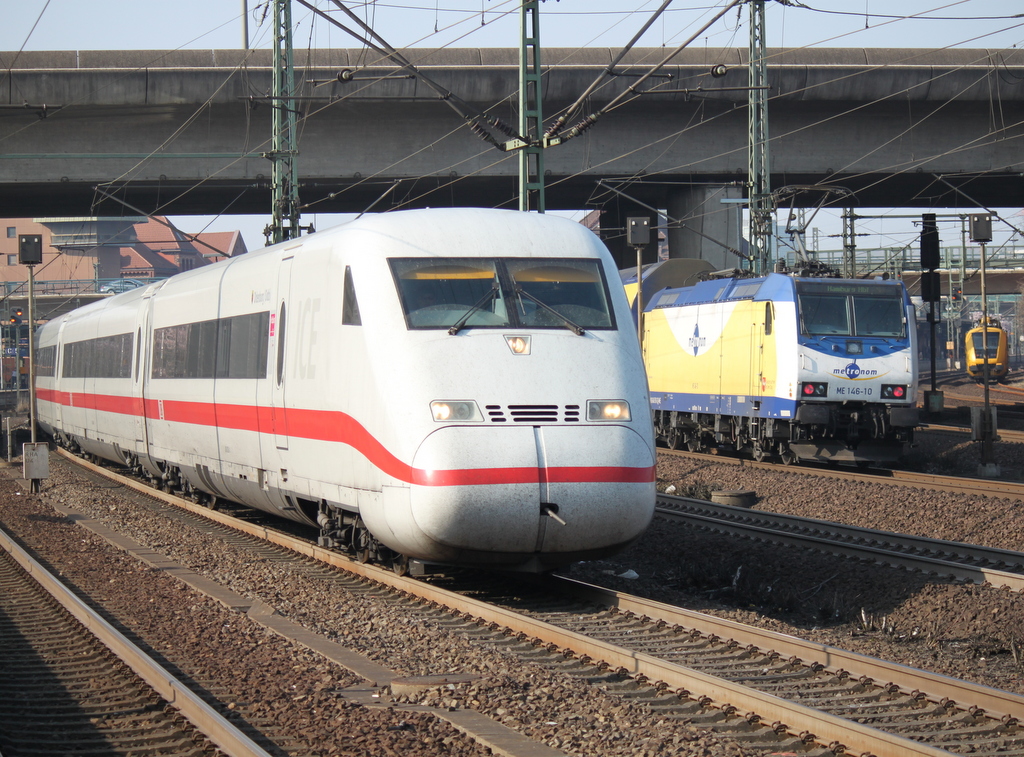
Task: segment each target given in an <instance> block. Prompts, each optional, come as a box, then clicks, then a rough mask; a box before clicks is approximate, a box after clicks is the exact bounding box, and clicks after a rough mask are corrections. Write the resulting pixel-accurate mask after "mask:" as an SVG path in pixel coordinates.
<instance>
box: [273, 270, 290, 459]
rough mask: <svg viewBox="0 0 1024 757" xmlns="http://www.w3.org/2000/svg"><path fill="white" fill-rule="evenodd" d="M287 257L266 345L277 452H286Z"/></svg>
mask: <svg viewBox="0 0 1024 757" xmlns="http://www.w3.org/2000/svg"><path fill="white" fill-rule="evenodd" d="M293 260H294V257H293V256H291V255H289V256H288V257H286V258H284V259H283V260H282V261H281V267H280V269H279V273H278V280H277V295H278V296H277V310H276V312H274V313H272V314H271V316H270V317H271V318H272V319H273V320H272V323H273V324H274V327H273V328H274V335H273V339H272V340H271V343H270V348H271V350H272V354H273V360H272V364H273V371H274V372H273V376H272V380H271V382H270V417H271V423H272V424H273V427H274V429H273V430H274V441H275V443H276V444H277V448H278V449H280V450H286V449H288V416H287V411H286V409H285V408H286V393H287V387H288V381H287V377H286V375H285V357H286V355H287V350H288V340H287V334H288V318H289V311H288V301H289V297H288V295H289V292H290V291H291V283H292V261H293Z"/></svg>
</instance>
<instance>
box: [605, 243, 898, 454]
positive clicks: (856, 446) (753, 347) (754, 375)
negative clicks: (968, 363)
mask: <svg viewBox="0 0 1024 757" xmlns="http://www.w3.org/2000/svg"><path fill="white" fill-rule="evenodd" d="M661 267H665V270H661V271H659V268H661ZM707 269H708V266H707V265H706V264H701V262H700V261H674V260H669V261H665V262H664V263H660V264H654V265H652V266H649V267H648V268H647V269H645V271H644V275H643V281H644V284H643V287H644V290H645V291H644V293H643V311H644V313H643V354H644V361H645V363H646V366H647V371H648V380H649V382H650V389H651V403H652V407H653V410H654V424H655V433H656V435H657V437H658V439H659V441H661V442H662V443H664V444H666V445H667V446H669V447H671V448H674V449H678V448H681V447H683V446H686V447H688V448H689V449H690V450H692V451H701V450H706V449H711V448H719V447H721V448H729V449H732V450H736V451H746V452H749V453H750V454H752V455H753V457H754V458H755V459H756V460H761V459H763V458H764V457H765V456H767V455H777V456H778V457H780V458H781V459H782V461H783V462H785V463H793V462H796V461H797V460H817V461H830V462H843V463H858V464H867V463H873V462H888V461H892V460H895V459H897V458H898V457H899V456H900V455H901V454H902V453H903V450H904V445H906V444H907V443H908V442H911V441H912V439H913V430H914V427H915V426H917V425H918V410H917V407H916V394H917V375H918V363H917V346H916V330H915V325H914V324H915V321H914V308H913V305H912V304H911V302H910V299H909V297H908V296H907V292H906V289H905V288H904V286H903V283H902V282H901V281H888V280H862V279H838V278H818V277H801V276H794V275H789V274H786V273H771V274H768V275H764V276H757V277H753V276H743V275H738V274H739V272H726V273H725V274H724V275H723V274H715V273H714V272H711V271H709V270H707ZM673 271H674V272H673ZM730 274H731V275H730ZM621 276H622V280H623V283H624V284H625V286H626V289H627V293H628V294H629V295H630V296H631V297H632V298H633V299H634V314H635V310H636V308H635V295H636V288H637V287H636V274H635V272H632V273H631V272H628V271H623V272H621ZM700 279H704V280H700Z"/></svg>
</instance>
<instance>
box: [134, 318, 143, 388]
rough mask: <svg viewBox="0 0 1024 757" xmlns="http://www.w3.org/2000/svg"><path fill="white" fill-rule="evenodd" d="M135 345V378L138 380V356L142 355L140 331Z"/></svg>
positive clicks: (140, 330)
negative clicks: (136, 347)
mask: <svg viewBox="0 0 1024 757" xmlns="http://www.w3.org/2000/svg"><path fill="white" fill-rule="evenodd" d="M135 344H136V345H137V346H138V349H136V350H135V378H136V379H138V378H139V375H140V374H139V355H141V354H142V329H141V328H140V329H139V333H138V336H137V337H136V339H135Z"/></svg>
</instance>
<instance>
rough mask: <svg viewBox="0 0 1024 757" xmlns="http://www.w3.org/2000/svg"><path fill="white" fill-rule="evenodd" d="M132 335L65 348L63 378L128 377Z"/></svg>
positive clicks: (130, 362)
mask: <svg viewBox="0 0 1024 757" xmlns="http://www.w3.org/2000/svg"><path fill="white" fill-rule="evenodd" d="M132 341H133V340H132V335H131V334H114V335H112V336H101V337H98V338H96V339H83V340H81V341H78V342H69V343H67V344H65V345H64V360H63V368H62V369H61V376H62V377H63V378H131V377H132V353H133V344H132Z"/></svg>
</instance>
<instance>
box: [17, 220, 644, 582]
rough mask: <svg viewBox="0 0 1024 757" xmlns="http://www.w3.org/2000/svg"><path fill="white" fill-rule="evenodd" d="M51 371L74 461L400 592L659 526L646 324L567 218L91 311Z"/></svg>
mask: <svg viewBox="0 0 1024 757" xmlns="http://www.w3.org/2000/svg"><path fill="white" fill-rule="evenodd" d="M36 354H37V360H36V364H37V371H36V372H37V386H38V391H37V396H38V417H39V420H40V424H41V426H42V427H43V429H44V430H45V431H47V432H48V433H50V434H52V436H53V437H54V439H55V440H56V441H57V442H58V443H60V444H62V445H65V446H68V447H71V448H76V449H78V450H81V451H82V452H84V453H86V454H89V455H95V456H98V457H101V458H106V459H109V460H113V461H117V462H120V463H123V464H125V465H128V466H130V467H133V468H135V469H137V470H138V471H140V472H142V473H144V474H147V475H149V476H150V477H151V478H152V479H154V481H156V482H158V483H161V484H162V485H164V486H166V487H168V488H170V489H174V490H179V491H182V492H184V493H186V494H188V495H191V496H192V497H193V498H195V499H197V500H207V501H209V500H211V499H212V498H216V497H220V498H225V499H230V500H234V501H237V502H241V503H243V504H245V505H248V506H251V507H253V508H257V509H260V510H264V511H267V512H271V513H275V514H277V515H280V516H283V517H285V518H290V519H292V520H295V521H300V522H304V523H309V524H315V525H319V526H320V528H321V536H320V541H321V544H323V545H325V546H330V547H337V548H343V549H348V550H350V551H351V552H353V553H354V554H356V555H357V556H358V557H360V558H362V559H371V558H372V559H377V560H381V561H393V563H394V565H395V567H396V569H398V570H400V571H404V570H405V569H407V567H408V566H409V565H410V564H412V565H418V564H420V563H442V564H461V565H476V566H485V567H492V568H499V569H509V570H523V571H543V570H547V569H551V568H555V567H558V566H561V565H565V564H568V563H570V562H572V561H577V560H586V559H592V558H597V557H600V556H603V555H607V554H610V553H613V552H615V551H616V550H619V549H621V548H623V547H624V546H626V545H628V544H629V543H630V542H632V541H633V540H635V539H636V538H637V537H638V536H639V535H640V534H641V533H642V532H643V531H644V530H645V529H646V527H647V525H648V523H649V522H650V519H651V517H652V514H653V509H654V479H655V450H654V439H653V434H652V423H651V413H650V406H649V404H648V403H649V397H648V394H647V384H646V381H645V376H644V366H643V361H642V359H641V356H640V350H639V344H638V340H637V336H636V333H635V331H634V328H633V320H632V318H631V316H630V312H629V307H628V305H627V302H626V298H625V295H624V292H623V291H622V288H621V286H619V285H618V274H617V272H616V270H615V267H614V264H613V262H612V259H611V257H610V255H609V254H608V251H607V250H606V249H605V248H604V246H603V245H602V244H601V242H600V241H599V240H598V239H597V237H596V236H594V235H593V234H592V233H591V232H590V231H588V230H587V229H585V228H584V227H582V226H581V225H579V224H577V223H573V222H571V221H568V220H565V219H560V218H554V217H550V216H543V215H537V214H527V213H518V212H514V211H497V210H482V209H444V210H440V209H439V210H418V211H404V212H392V213H385V214H380V215H367V216H363V217H361V218H358V219H357V220H354V221H352V222H349V223H347V224H345V225H342V226H339V227H337V228H334V229H331V230H328V231H324V232H320V233H317V234H311V235H309V236H306V237H302V238H300V239H296V240H292V241H289V242H285V243H282V244H278V245H275V246H273V247H269V248H267V249H264V250H260V251H256V252H252V253H249V254H246V255H243V256H239V257H237V258H233V259H230V260H226V261H223V262H221V263H217V264H214V265H211V266H206V267H203V268H200V269H196V270H193V271H189V272H186V273H182V274H179V275H177V276H174V277H173V278H170V279H167V280H166V281H162V282H155V283H153V284H150V285H148V286H144V287H141V288H139V289H136V290H133V291H130V292H126V293H124V294H120V295H116V296H114V297H111V298H110V299H108V300H105V301H102V302H98V303H94V304H92V305H88V306H86V307H83V308H80V309H78V310H76V311H73V312H71V313H69V314H67V315H66V316H64V317H62V318H59V319H56V320H54V321H51V322H50V323H48V324H46V325H45V326H43V327H42V328H41V329H40V330H39V332H38V348H37V353H36Z"/></svg>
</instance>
